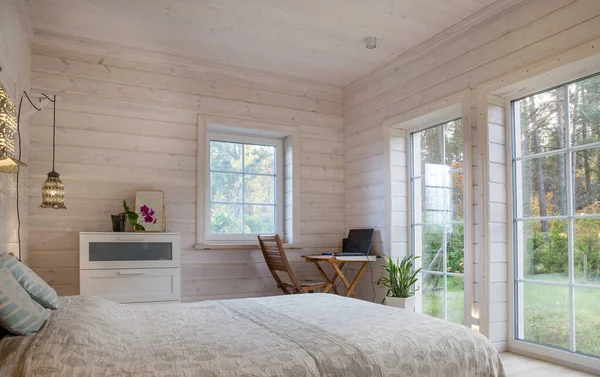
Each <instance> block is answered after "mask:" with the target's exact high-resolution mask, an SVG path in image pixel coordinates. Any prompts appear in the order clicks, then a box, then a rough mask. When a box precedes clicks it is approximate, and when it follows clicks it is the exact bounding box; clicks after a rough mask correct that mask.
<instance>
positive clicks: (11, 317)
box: [0, 267, 50, 335]
mask: <svg viewBox="0 0 600 377" xmlns="http://www.w3.org/2000/svg"><path fill="white" fill-rule="evenodd" d="M48 317H50V310H48V309H44V308H43V307H42V306H41V305H40V304H38V303H37V302H35V301H33V300H32V299H31V297H29V294H27V291H26V290H25V289H24V288H23V287H21V285H20V284H19V283H18V282H17V280H16V279H15V277H14V276H13V274H12V272H11V271H10V270H9V269H8V268H6V267H0V325H1V326H2V327H4V328H5V329H6V330H7V331H8V332H11V333H13V334H17V335H26V334H31V333H33V332H36V331H38V330H39V329H40V328H41V327H42V325H43V324H44V322H46V320H47V319H48Z"/></svg>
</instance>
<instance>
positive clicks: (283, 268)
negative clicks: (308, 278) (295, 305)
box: [258, 234, 302, 294]
mask: <svg viewBox="0 0 600 377" xmlns="http://www.w3.org/2000/svg"><path fill="white" fill-rule="evenodd" d="M258 243H259V244H260V250H261V251H262V253H263V256H264V257H265V262H267V266H268V267H269V271H271V275H273V278H274V279H275V281H276V282H277V287H278V288H279V289H281V290H282V291H283V293H285V294H291V293H299V292H301V291H302V287H301V285H300V282H299V281H298V279H297V278H296V275H294V271H292V268H291V267H290V263H289V262H288V259H287V257H286V256H285V250H284V249H283V244H282V243H281V238H279V235H278V234H276V235H274V236H265V235H259V236H258ZM277 271H280V272H284V273H286V274H287V275H288V276H289V277H290V280H291V282H292V284H288V283H285V282H283V281H282V280H281V277H280V276H279V274H278V273H277Z"/></svg>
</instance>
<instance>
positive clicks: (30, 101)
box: [23, 91, 42, 111]
mask: <svg viewBox="0 0 600 377" xmlns="http://www.w3.org/2000/svg"><path fill="white" fill-rule="evenodd" d="M23 93H25V97H27V100H28V101H29V103H30V104H31V106H33V108H34V109H36V110H37V111H42V109H41V108H38V107H37V106H36V105H34V104H33V101H32V100H31V98H29V94H27V92H26V91H23Z"/></svg>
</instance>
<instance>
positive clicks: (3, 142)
mask: <svg viewBox="0 0 600 377" xmlns="http://www.w3.org/2000/svg"><path fill="white" fill-rule="evenodd" d="M17 132H18V121H17V119H16V116H15V105H14V104H13V102H12V100H11V99H10V97H9V96H8V93H7V92H6V90H5V89H4V87H3V86H2V84H0V172H1V173H10V174H15V173H17V172H18V171H19V167H21V166H27V165H26V164H25V163H24V162H22V161H19V160H18V159H15V158H13V157H12V156H14V153H15V143H14V137H15V134H16V133H17Z"/></svg>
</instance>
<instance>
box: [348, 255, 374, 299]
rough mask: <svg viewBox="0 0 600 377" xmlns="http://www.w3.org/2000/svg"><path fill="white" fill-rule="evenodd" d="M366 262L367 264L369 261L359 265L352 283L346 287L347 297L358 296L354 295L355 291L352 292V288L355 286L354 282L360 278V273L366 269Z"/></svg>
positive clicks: (356, 282)
mask: <svg viewBox="0 0 600 377" xmlns="http://www.w3.org/2000/svg"><path fill="white" fill-rule="evenodd" d="M368 264H369V262H364V263H363V265H362V266H361V267H360V270H358V273H357V274H356V277H355V278H354V281H353V282H352V285H351V286H350V288H348V293H346V296H348V297H349V296H350V295H352V296H354V297H355V298H358V296H356V293H354V288H356V284H358V280H359V279H360V278H361V276H362V274H363V273H364V272H365V270H366V269H367V265H368Z"/></svg>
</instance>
